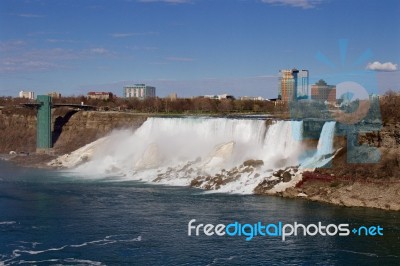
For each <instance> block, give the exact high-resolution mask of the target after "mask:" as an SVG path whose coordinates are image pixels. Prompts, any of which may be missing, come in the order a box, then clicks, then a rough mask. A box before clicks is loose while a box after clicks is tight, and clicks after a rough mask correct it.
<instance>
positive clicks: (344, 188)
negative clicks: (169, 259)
mask: <svg viewBox="0 0 400 266" xmlns="http://www.w3.org/2000/svg"><path fill="white" fill-rule="evenodd" d="M56 115H57V114H55V117H53V118H54V119H55V120H57V119H59V121H58V123H61V122H62V127H59V126H58V127H57V126H56V124H57V122H55V123H56V124H55V128H54V131H55V132H56V133H57V134H59V135H58V137H57V142H56V143H55V145H54V149H53V150H52V151H51V153H50V154H47V155H40V154H36V153H34V152H29V153H27V152H24V153H20V152H19V151H18V150H17V152H16V153H13V154H8V155H6V156H5V157H6V158H7V159H8V160H9V161H10V162H12V163H16V164H18V165H22V166H30V167H51V166H49V165H48V164H47V163H48V162H49V161H51V160H53V159H55V158H58V157H59V156H61V155H65V154H69V153H70V152H72V151H74V150H77V149H80V148H83V147H85V146H86V148H85V149H86V150H85V149H84V150H83V151H82V152H77V154H76V155H74V156H71V157H69V158H72V160H70V159H69V158H68V156H67V155H65V156H64V157H65V158H66V159H68V160H69V161H70V162H71V163H72V164H71V165H64V164H63V162H62V160H61V161H54V163H53V166H55V167H74V166H75V165H74V164H75V163H76V162H77V163H84V162H86V161H87V160H88V159H90V156H93V154H94V152H93V149H92V148H90V147H88V146H87V144H89V143H93V141H94V140H98V139H100V138H101V137H103V136H106V135H107V134H110V133H111V132H112V131H113V130H114V129H128V131H127V132H126V134H124V135H120V136H114V139H113V142H112V143H113V144H111V145H109V147H108V148H107V151H109V149H110V148H112V147H113V146H115V145H119V146H120V147H119V150H118V152H117V153H113V154H114V155H118V154H119V151H121V150H124V148H125V147H127V146H126V145H130V146H129V147H130V149H129V150H130V151H134V150H135V148H134V147H135V146H132V145H133V142H127V143H126V145H125V144H121V141H125V140H127V139H129V138H132V141H134V139H135V138H136V137H135V136H133V134H132V133H130V132H129V130H131V131H132V132H134V131H135V130H136V129H137V128H139V127H140V126H141V125H142V124H143V122H144V121H146V120H147V117H146V116H144V115H138V114H130V113H118V112H78V113H74V114H72V115H71V116H69V117H68V115H67V114H66V113H64V114H58V116H56ZM60 117H61V118H63V119H64V120H62V121H61V120H60V119H61V118H60ZM65 118H68V119H65ZM234 118H237V117H234ZM246 118H249V117H246ZM251 118H252V119H250V120H249V119H245V120H232V119H228V120H230V122H229V123H245V124H240V126H238V127H237V128H238V129H240V131H238V132H242V131H243V129H244V128H246V129H248V130H253V131H251V132H252V133H251V134H250V131H249V132H248V133H246V134H244V135H243V136H242V137H243V138H245V139H246V138H248V136H259V137H262V138H264V135H265V134H266V133H265V126H266V125H267V126H271V125H272V124H271V120H270V119H269V120H267V122H265V121H263V120H264V119H265V117H261V118H258V117H251ZM254 118H255V120H254ZM208 120H210V121H211V120H212V119H205V121H208ZM17 121H19V120H17ZM60 121H61V122H60ZM164 121H165V120H164ZM171 121H173V119H171ZM196 121H197V119H196ZM210 121H208V122H210ZM232 121H235V122H232ZM246 121H247V122H246ZM11 122H12V121H8V123H9V125H10V128H14V131H15V129H16V128H15V127H17V126H18V127H21V126H22V125H20V124H18V123H15V124H13V123H11ZM14 122H15V121H14ZM153 122H154V121H153ZM159 122H160V121H159ZM175 122H176V124H174V125H170V124H168V125H167V124H158V123H154V124H151V125H149V124H147V127H146V130H147V131H145V132H142V136H146V137H147V136H150V135H151V134H153V133H154V131H157V130H159V129H161V128H167V129H169V130H170V131H168V132H167V133H168V134H171V136H169V135H165V133H166V132H159V134H157V135H156V136H157V137H158V136H163V139H171V140H172V139H173V138H176V131H179V130H180V128H177V127H179V126H182V124H181V122H182V121H181V120H178V121H175ZM178 122H179V123H178ZM282 122H283V123H288V122H287V121H278V122H277V124H279V123H282ZM319 122H320V121H319ZM196 124H198V123H196ZM218 124H221V121H220V120H218V123H216V124H212V125H211V124H210V125H209V128H210V129H213V130H215V128H216V127H218ZM222 124H224V123H222ZM318 124H321V123H318ZM323 124H324V123H322V124H321V125H320V126H322V125H323ZM11 125H13V126H12V127H11ZM59 125H60V124H59ZM282 125H283V124H282ZM296 125H297V126H298V125H300V124H299V121H297V122H295V123H294V124H292V123H289V124H286V127H282V129H284V128H286V130H290V128H291V127H292V126H296ZM193 126H194V124H192V123H188V124H187V125H186V129H184V130H183V131H182V132H185V130H188V129H190V130H193V132H192V134H194V133H195V132H200V131H201V132H203V130H206V128H204V127H203V126H200V127H198V128H197V129H193ZM197 126H199V125H197ZM304 126H306V122H304ZM233 128H236V126H235V127H233V124H230V126H228V127H226V128H225V129H224V130H222V131H221V132H222V134H223V135H224V134H225V133H227V132H230V131H232V130H233ZM399 129H400V126H399V123H396V122H393V123H386V124H385V125H384V126H383V128H382V129H381V130H380V131H379V132H370V133H367V134H360V136H359V143H360V144H363V143H365V144H368V145H370V146H375V147H377V148H379V150H380V152H381V154H382V157H381V160H380V162H379V163H376V164H351V163H347V151H346V146H345V145H346V141H345V139H344V138H343V136H342V137H335V138H333V137H330V139H332V141H333V142H334V146H335V149H336V151H337V152H336V153H335V156H334V158H333V160H332V165H331V166H332V167H330V168H318V169H316V170H310V169H309V170H308V171H310V172H312V173H313V174H315V175H314V176H311V178H310V177H309V176H308V177H307V176H306V178H305V177H304V173H303V171H305V170H304V169H303V170H299V169H298V168H296V167H288V168H286V169H285V168H283V169H282V168H280V167H284V166H285V165H292V164H290V162H289V161H287V158H286V156H287V154H288V153H285V152H284V150H279V152H280V153H282V156H283V157H282V160H280V159H279V158H276V157H270V158H269V159H263V160H264V162H263V161H262V160H258V159H259V158H258V157H257V156H255V157H250V158H255V160H248V161H245V162H243V165H240V166H239V165H238V166H237V167H235V168H232V169H221V171H220V172H219V173H217V174H214V175H211V176H210V175H207V174H205V173H206V172H207V171H205V172H202V171H201V167H200V168H199V165H198V164H197V163H198V162H197V159H196V161H192V162H188V164H187V165H183V166H181V168H179V169H178V168H176V169H173V170H168V169H166V170H165V172H164V173H163V174H160V173H159V171H158V173H157V174H154V178H153V179H151V177H152V176H153V175H151V176H149V180H146V181H149V182H155V183H157V182H158V183H162V182H165V184H170V185H176V184H178V183H179V184H180V185H185V186H188V185H190V186H192V187H197V188H201V189H205V190H217V191H219V192H226V193H231V192H233V193H235V191H236V192H237V193H245V194H246V193H247V194H250V193H255V194H259V195H266V194H267V195H276V196H283V197H289V198H294V197H301V198H307V199H309V200H313V201H321V202H327V203H331V204H335V205H341V206H349V207H350V206H357V207H371V208H379V209H385V210H396V211H399V210H400V207H399V206H400V202H399V199H400V197H398V196H399V195H400V187H399V186H398V183H397V182H396V181H397V180H399V176H398V173H399V172H400V168H399V167H400V163H399V162H400V156H399V142H400V141H399V140H400V138H399ZM20 130H22V128H21V129H20ZM263 130H264V131H263ZM280 130H281V129H280ZM307 130H308V131H310V130H312V129H311V128H310V127H309V124H307ZM6 131H7V130H6ZM206 131H207V130H206ZM314 131H316V132H317V133H318V135H319V133H320V132H321V129H320V128H319V129H318V130H314ZM9 132H10V130H9ZM152 132H153V133H152ZM257 132H258V133H257ZM276 132H278V135H276V137H277V139H276V141H278V139H279V141H290V139H287V140H285V139H284V138H280V137H279V136H280V135H284V136H287V135H285V134H282V132H280V131H279V130H278V131H276ZM288 132H290V131H288ZM332 132H333V131H332ZM3 133H4V132H3ZM230 133H232V132H230ZM321 134H322V133H321ZM223 135H222V136H223ZM235 136H236V137H237V136H238V135H237V134H236V135H235ZM288 136H290V135H288ZM191 137H192V135H190V138H189V139H191ZM226 139H227V140H229V142H226V143H224V142H220V141H222V140H219V141H216V143H214V144H218V145H216V146H213V145H214V144H213V145H211V146H212V147H210V148H212V149H211V150H210V151H211V154H212V156H211V157H209V158H208V159H207V158H203V159H204V162H203V163H204V165H206V166H207V167H212V165H213V164H214V163H217V164H218V161H219V160H224V158H225V157H226V158H229V157H230V156H231V155H232V153H233V152H234V151H237V149H236V148H235V145H236V144H235V142H234V141H232V139H231V137H228V138H226ZM273 139H274V140H275V138H273ZM150 140H151V142H150V144H151V145H149V143H147V144H146V145H148V146H147V148H144V150H142V151H141V152H138V151H136V150H135V152H137V153H138V154H139V155H140V154H142V157H146V158H147V157H148V158H147V159H146V158H145V159H143V158H142V159H141V160H140V161H137V162H135V163H134V164H133V161H132V160H133V156H132V154H131V155H129V161H130V162H131V163H130V164H132V165H134V166H135V167H139V166H141V167H142V168H143V167H144V168H146V167H149V166H154V169H156V168H157V167H158V163H159V159H160V160H161V159H163V158H161V157H160V158H159V157H158V155H159V154H158V153H159V149H160V145H163V144H164V143H165V141H162V140H161V141H160V142H159V143H158V144H153V142H154V141H155V140H157V138H154V139H150ZM205 141H206V142H205V144H207V145H209V142H210V141H213V138H207V139H206V140H205ZM317 142H318V139H317V140H307V141H303V143H302V145H301V147H300V146H299V147H298V148H299V149H301V150H302V151H305V150H308V149H309V150H315V149H316V148H317V144H318V143H317ZM192 144H193V143H192V142H191V141H190V140H188V142H185V143H181V144H179V145H178V146H181V147H189V146H190V145H192ZM254 144H257V143H254ZM293 144H295V143H293ZM90 145H91V144H90ZM90 145H89V146H90ZM270 145H272V143H270ZM295 145H297V144H295ZM203 146H204V145H203ZM256 146H257V147H259V143H258V144H257V145H256ZM285 146H288V145H286V142H285V145H283V146H282V147H281V148H280V149H284V147H285ZM289 146H290V145H289ZM246 147H252V148H251V149H255V148H256V147H255V146H254V145H253V146H246ZM279 147H280V146H279ZM103 150H104V149H103ZM168 150H171V149H170V148H169V149H168ZM172 150H173V149H172ZM295 150H296V149H295ZM142 152H143V153H142ZM263 152H264V153H265V152H268V149H267V150H264V151H263ZM102 153H104V152H102ZM259 155H260V156H261V155H262V154H261V153H259ZM88 156H89V157H88ZM209 156H210V154H209ZM326 156H328V157H329V156H331V155H330V154H329V153H327V154H326ZM75 157H76V159H77V160H75V159H74V158H75ZM261 157H262V156H261ZM154 158H156V159H154ZM157 158H158V159H157ZM324 158H325V157H324ZM326 158H327V157H326ZM326 158H325V159H326ZM120 159H123V160H122V161H124V160H126V158H120ZM164 159H165V158H164ZM275 159H279V160H278V161H277V162H275V163H274V164H273V167H272V168H273V169H275V172H274V173H272V172H271V171H272V170H271V171H268V170H267V172H265V170H266V169H268V167H264V168H263V169H264V170H263V171H264V172H262V171H258V169H257V168H258V167H260V166H262V165H263V164H264V163H265V164H266V165H267V164H269V163H270V162H269V161H268V160H275ZM68 160H67V161H68ZM64 161H65V160H64ZM120 161H121V160H120ZM116 162H118V160H116ZM196 164H197V166H196ZM132 165H130V166H129V169H132V168H131V167H132ZM192 165H195V166H194V167H192ZM111 166H112V167H111V168H107V167H106V168H105V169H106V170H107V171H114V169H117V168H118V166H117V167H114V165H111ZM272 168H271V169H272ZM126 169H128V168H126ZM199 169H200V171H199ZM197 172H199V174H197V175H196V174H195V173H197ZM188 174H190V180H189V178H186V179H187V180H189V181H188V182H187V183H185V184H184V183H182V182H183V181H182V180H183V179H184V178H185V177H188ZM176 175H179V177H178V179H179V180H178V179H177V180H172V179H173V178H175V179H176V178H177V177H176ZM271 175H272V178H271ZM170 176H172V177H170ZM315 176H316V178H314V177H315ZM174 182H175V183H174ZM185 182H186V181H185ZM222 187H225V188H222ZM221 188H222V189H221ZM229 189H231V190H229Z"/></svg>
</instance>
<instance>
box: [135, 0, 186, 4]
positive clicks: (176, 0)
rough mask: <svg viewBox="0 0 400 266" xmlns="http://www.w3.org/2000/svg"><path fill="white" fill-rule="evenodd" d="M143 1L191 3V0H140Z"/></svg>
mask: <svg viewBox="0 0 400 266" xmlns="http://www.w3.org/2000/svg"><path fill="white" fill-rule="evenodd" d="M139 2H141V3H156V2H159V3H167V4H189V3H191V2H192V1H191V0H139Z"/></svg>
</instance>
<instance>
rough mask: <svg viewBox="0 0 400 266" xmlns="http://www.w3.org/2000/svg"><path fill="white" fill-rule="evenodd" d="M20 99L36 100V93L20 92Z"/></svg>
mask: <svg viewBox="0 0 400 266" xmlns="http://www.w3.org/2000/svg"><path fill="white" fill-rule="evenodd" d="M18 95H19V98H27V99H32V100H33V99H35V93H34V92H33V91H20V92H19V94H18Z"/></svg>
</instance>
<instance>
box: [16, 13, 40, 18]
mask: <svg viewBox="0 0 400 266" xmlns="http://www.w3.org/2000/svg"><path fill="white" fill-rule="evenodd" d="M16 15H17V16H18V17H21V18H43V17H44V16H43V15H38V14H28V13H24V14H16Z"/></svg>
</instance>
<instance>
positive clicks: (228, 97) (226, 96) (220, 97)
mask: <svg viewBox="0 0 400 266" xmlns="http://www.w3.org/2000/svg"><path fill="white" fill-rule="evenodd" d="M204 98H208V99H214V100H222V99H232V100H234V99H235V97H234V96H233V95H229V94H220V95H204Z"/></svg>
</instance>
